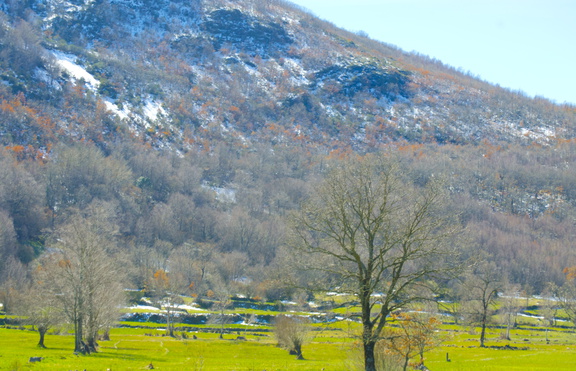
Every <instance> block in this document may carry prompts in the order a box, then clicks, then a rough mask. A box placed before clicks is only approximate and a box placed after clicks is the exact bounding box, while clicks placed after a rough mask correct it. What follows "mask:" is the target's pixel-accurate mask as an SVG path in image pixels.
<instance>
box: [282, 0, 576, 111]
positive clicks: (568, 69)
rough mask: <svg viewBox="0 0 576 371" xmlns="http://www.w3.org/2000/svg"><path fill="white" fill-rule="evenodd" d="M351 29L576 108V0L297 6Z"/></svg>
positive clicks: (400, 0)
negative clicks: (575, 105) (573, 105)
mask: <svg viewBox="0 0 576 371" xmlns="http://www.w3.org/2000/svg"><path fill="white" fill-rule="evenodd" d="M291 1H292V2H293V3H295V4H298V5H300V6H303V7H304V8H306V9H308V10H310V11H312V13H313V14H315V15H316V16H318V17H319V18H322V19H325V20H328V21H330V22H332V23H334V24H335V25H337V26H339V27H342V28H345V29H347V30H350V31H360V30H362V31H365V32H366V33H368V35H370V37H371V38H373V39H376V40H380V41H384V42H386V43H388V44H392V45H396V46H397V47H399V48H400V49H402V50H405V51H416V52H418V53H421V54H425V55H428V56H430V57H432V58H436V59H439V60H441V61H442V62H443V63H445V64H448V65H450V66H453V67H457V68H462V69H463V70H464V71H470V72H471V73H472V74H473V75H475V76H479V77H480V78H482V79H483V80H486V81H489V82H491V83H495V84H498V85H500V86H503V87H507V88H510V89H512V90H520V91H523V92H524V93H526V94H528V95H529V96H542V97H545V98H548V99H551V100H553V101H555V102H557V103H564V102H568V103H572V104H576V0H291Z"/></svg>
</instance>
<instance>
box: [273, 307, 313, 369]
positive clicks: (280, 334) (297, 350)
mask: <svg viewBox="0 0 576 371" xmlns="http://www.w3.org/2000/svg"><path fill="white" fill-rule="evenodd" d="M309 325H310V320H309V319H308V318H306V317H289V316H284V315H281V316H277V317H276V319H275V320H274V335H275V336H276V340H278V345H280V346H281V347H283V348H285V349H286V350H288V351H289V352H290V354H293V355H295V356H297V357H298V359H304V356H303V355H302V346H303V345H304V344H305V343H306V342H307V341H308V340H309V339H310V326H309Z"/></svg>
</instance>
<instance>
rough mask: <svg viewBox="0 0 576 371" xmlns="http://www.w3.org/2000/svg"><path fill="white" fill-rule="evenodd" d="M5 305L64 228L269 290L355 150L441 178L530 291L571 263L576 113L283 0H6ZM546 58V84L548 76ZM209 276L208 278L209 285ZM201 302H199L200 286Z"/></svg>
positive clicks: (191, 272) (479, 236)
mask: <svg viewBox="0 0 576 371" xmlns="http://www.w3.org/2000/svg"><path fill="white" fill-rule="evenodd" d="M0 11H1V13H0V145H1V147H0V301H3V302H4V303H6V301H7V300H8V299H6V297H3V296H2V295H3V293H4V294H6V293H9V292H11V290H12V289H13V288H12V287H8V286H6V287H8V288H9V289H10V290H6V289H4V290H3V289H2V285H3V284H6V285H8V284H10V283H18V282H23V279H22V277H25V276H26V274H27V272H28V271H27V270H26V269H27V267H26V265H27V264H29V263H31V262H33V261H34V260H35V259H36V258H37V257H39V256H40V255H41V254H42V252H43V251H46V249H47V248H49V247H50V241H51V240H54V239H57V238H58V237H57V236H58V231H59V230H61V228H62V227H63V226H65V225H66V223H67V221H68V220H69V219H70V218H77V217H78V216H80V217H91V218H95V219H98V222H100V221H101V219H106V220H107V222H108V224H109V225H111V226H113V228H112V227H111V229H112V230H113V232H114V233H113V235H114V238H113V245H115V246H116V247H117V248H116V250H115V252H114V254H117V255H116V256H117V258H118V259H117V260H118V261H119V262H122V264H123V265H124V268H125V271H126V273H127V275H128V276H129V280H130V282H131V285H132V286H133V287H144V286H145V285H146V282H147V280H148V279H149V278H150V276H151V274H152V273H153V272H156V271H157V270H159V269H162V270H167V269H168V268H170V269H171V270H172V271H173V272H175V271H180V272H182V274H185V275H186V279H188V280H189V281H190V282H196V283H197V285H196V286H194V287H195V288H194V289H195V290H197V292H198V293H200V294H202V292H201V291H202V290H206V289H208V288H210V285H211V283H210V282H209V279H210V277H212V278H214V277H217V276H218V277H220V276H221V281H225V282H226V284H229V285H232V286H234V285H236V286H242V287H241V288H237V287H235V288H234V290H236V289H238V290H239V291H242V290H244V291H245V292H243V294H246V295H253V294H254V293H255V292H256V293H257V294H258V295H259V296H261V297H268V298H273V299H274V300H276V299H284V298H289V296H290V293H289V292H288V293H287V292H286V291H283V289H282V288H281V287H279V286H281V285H280V284H279V283H281V282H282V277H280V276H279V274H280V273H279V272H281V269H280V267H282V266H283V262H282V258H283V257H286V256H287V255H288V252H287V251H286V250H285V241H286V231H287V230H288V229H289V227H288V220H287V219H288V218H287V216H288V215H290V213H291V212H293V211H294V210H298V208H299V206H300V205H301V204H302V202H304V200H305V199H306V197H307V195H308V194H309V192H310V190H311V189H313V188H314V187H315V185H316V184H317V181H318V180H319V179H322V178H323V177H324V176H325V175H326V173H327V172H328V171H329V170H330V169H331V168H334V167H337V166H339V165H340V162H339V161H340V160H341V159H342V158H344V157H346V156H348V155H350V154H352V153H358V154H366V153H370V152H379V151H382V152H384V151H388V152H387V153H391V152H392V153H393V154H394V156H397V158H398V161H399V163H400V166H402V170H403V173H404V175H405V176H406V179H409V180H410V181H412V182H413V183H415V184H416V185H418V186H421V185H425V184H427V183H428V182H429V181H430V180H431V179H433V178H434V179H436V178H440V177H441V178H444V179H446V183H447V187H446V188H447V191H448V192H449V194H450V197H449V201H448V202H450V205H449V208H450V210H452V211H453V212H454V213H455V214H457V215H460V216H461V218H462V224H463V226H464V227H466V230H467V231H469V234H470V236H469V238H470V246H471V247H470V249H472V250H474V251H476V252H477V251H482V252H484V253H485V254H486V256H487V259H488V260H491V261H493V262H495V263H496V264H497V265H498V267H499V268H500V269H501V270H502V271H504V272H506V274H505V275H506V277H507V278H508V279H509V281H510V282H512V283H515V284H519V285H522V286H523V287H524V288H525V289H527V290H528V289H531V290H534V291H535V292H541V291H542V290H543V289H544V288H545V287H546V284H547V283H548V282H550V281H554V282H556V283H558V284H560V283H562V281H563V279H564V275H563V273H562V270H563V269H564V268H566V267H570V266H576V249H575V248H574V247H575V246H574V241H576V236H575V233H576V232H575V231H576V229H575V228H574V221H575V220H576V139H575V138H576V135H575V134H576V108H575V107H574V106H569V105H564V106H560V105H556V104H553V103H551V102H549V101H547V100H544V99H531V98H528V97H526V96H524V95H522V94H518V93H515V92H511V91H508V90H506V89H502V88H500V87H497V86H493V85H490V84H488V83H486V82H483V81H480V80H478V79H476V78H474V77H473V76H470V75H467V74H464V73H462V72H460V71H457V70H455V69H453V68H450V67H448V66H445V65H443V64H442V63H441V62H439V61H435V60H431V59H430V58H427V57H425V56H420V55H416V54H410V53H404V52H402V51H401V50H398V49H396V48H394V47H391V46H389V45H386V44H383V43H381V42H377V41H374V40H371V39H369V38H366V37H364V36H362V35H358V34H354V33H350V32H347V31H344V30H341V29H338V28H337V27H334V26H333V25H331V24H330V23H327V22H324V21H321V20H319V19H318V18H316V17H314V16H312V15H310V14H308V13H306V12H305V11H303V10H302V9H299V8H298V7H296V6H294V5H291V4H290V3H287V2H283V1H278V0H214V1H201V0H67V1H66V0H7V1H3V2H0ZM546 68H553V66H543V67H542V70H541V71H539V73H546ZM212 283H214V284H215V283H216V280H215V281H214V282H212ZM204 292H205V291H204Z"/></svg>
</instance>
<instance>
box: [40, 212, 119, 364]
mask: <svg viewBox="0 0 576 371" xmlns="http://www.w3.org/2000/svg"><path fill="white" fill-rule="evenodd" d="M110 232H111V231H110V229H109V226H108V225H107V224H106V223H105V222H102V220H100V219H99V218H97V217H83V216H80V215H79V216H77V217H76V218H74V219H73V220H72V221H71V222H70V223H68V224H66V225H65V226H63V227H62V228H60V229H59V231H58V233H57V238H55V239H54V241H53V242H52V243H50V244H49V249H48V252H47V253H46V255H45V256H44V257H43V259H42V260H41V267H40V268H39V269H40V270H41V272H42V274H43V277H42V278H43V280H44V282H45V283H46V284H45V285H44V287H46V288H47V289H49V290H51V292H52V294H53V295H54V296H55V298H56V299H57V300H58V302H59V305H60V306H61V308H62V310H63V312H64V314H65V316H66V317H67V319H68V320H69V321H70V322H71V323H72V324H73V326H74V338H75V341H74V352H76V353H89V352H93V351H96V350H97V336H98V332H99V331H100V330H102V329H106V328H107V327H109V326H110V324H111V323H110V321H112V320H114V319H115V318H117V317H118V315H119V309H120V304H121V303H122V301H123V290H122V286H121V280H120V277H121V274H120V273H119V269H118V267H117V266H116V265H115V263H114V260H113V259H112V257H111V256H110V255H109V254H110V253H111V251H112V250H113V240H112V236H111V233H110Z"/></svg>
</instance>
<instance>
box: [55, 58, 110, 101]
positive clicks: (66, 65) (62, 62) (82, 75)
mask: <svg viewBox="0 0 576 371" xmlns="http://www.w3.org/2000/svg"><path fill="white" fill-rule="evenodd" d="M52 54H54V57H56V63H58V65H59V66H60V68H62V69H63V70H64V71H66V72H67V73H68V74H70V76H71V77H72V78H73V82H74V83H76V81H80V80H84V81H85V82H86V86H87V87H88V88H89V89H90V90H92V91H94V92H95V91H96V90H97V89H98V86H100V81H98V80H96V78H94V76H92V75H91V74H90V73H89V72H88V71H86V70H85V69H84V68H83V67H82V66H79V65H78V64H76V63H75V60H76V56H74V55H72V54H66V53H62V52H60V51H52Z"/></svg>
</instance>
